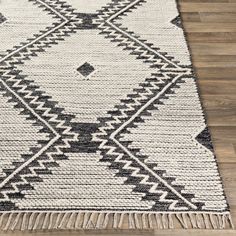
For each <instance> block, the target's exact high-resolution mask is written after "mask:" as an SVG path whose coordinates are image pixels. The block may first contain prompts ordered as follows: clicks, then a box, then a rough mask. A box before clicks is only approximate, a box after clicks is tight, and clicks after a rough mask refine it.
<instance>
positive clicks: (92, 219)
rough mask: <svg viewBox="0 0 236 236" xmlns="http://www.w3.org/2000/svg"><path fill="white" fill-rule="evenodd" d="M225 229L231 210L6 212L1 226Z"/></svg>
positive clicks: (19, 228)
mask: <svg viewBox="0 0 236 236" xmlns="http://www.w3.org/2000/svg"><path fill="white" fill-rule="evenodd" d="M112 228H113V229H174V228H184V229H197V228H199V229H225V228H234V226H233V223H232V219H231V216H230V213H229V212H225V213H205V212H201V213H196V212H191V213H189V212H182V213H178V212H167V213H165V212H161V213H140V212H133V213H132V212H131V213H128V212H16V213H15V212H5V213H0V229H1V230H3V231H8V230H42V229H47V230H48V229H112Z"/></svg>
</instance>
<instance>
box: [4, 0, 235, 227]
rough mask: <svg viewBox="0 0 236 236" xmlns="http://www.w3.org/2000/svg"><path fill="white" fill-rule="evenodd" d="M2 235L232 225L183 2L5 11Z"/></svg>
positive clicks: (34, 4)
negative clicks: (192, 56) (184, 21)
mask: <svg viewBox="0 0 236 236" xmlns="http://www.w3.org/2000/svg"><path fill="white" fill-rule="evenodd" d="M0 39H1V43H0V75H1V83H0V117H1V120H0V128H1V129H0V145H1V147H0V212H1V216H0V224H1V229H4V230H8V229H10V230H14V229H22V230H24V229H51V228H70V229H72V228H75V229H77V228H83V229H85V228H125V227H128V228H175V227H176V228H177V227H184V228H227V227H232V223H231V219H230V214H229V208H228V204H227V202H226V199H225V195H224V191H223V188H222V183H221V179H220V176H219V173H218V169H217V163H216V160H215V157H214V153H213V147H212V144H211V140H210V135H209V131H208V129H207V127H206V124H205V119H204V114H203V111H202V107H201V103H200V101H199V96H198V90H197V86H196V78H195V76H194V73H193V71H192V65H191V60H190V55H189V51H188V47H187V44H186V41H185V37H184V33H183V29H182V24H181V19H180V16H179V12H178V9H177V5H176V2H175V0H119V1H118V0H67V1H57V0H50V1H49V0H16V1H9V0H3V1H1V3H0Z"/></svg>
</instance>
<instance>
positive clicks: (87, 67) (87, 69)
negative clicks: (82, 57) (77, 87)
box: [77, 62, 95, 77]
mask: <svg viewBox="0 0 236 236" xmlns="http://www.w3.org/2000/svg"><path fill="white" fill-rule="evenodd" d="M94 70H95V69H94V67H93V66H92V65H91V64H89V63H88V62H85V63H84V64H83V65H81V66H80V67H78V68H77V71H78V72H79V73H80V74H81V75H83V76H85V77H87V76H88V75H90V74H91V73H92V72H93V71H94Z"/></svg>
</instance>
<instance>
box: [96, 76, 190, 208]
mask: <svg viewBox="0 0 236 236" xmlns="http://www.w3.org/2000/svg"><path fill="white" fill-rule="evenodd" d="M157 78H158V79H157ZM157 78H155V77H152V78H149V79H147V80H146V82H145V83H143V84H141V86H142V89H141V91H140V89H137V90H136V91H137V94H132V95H130V96H128V97H129V98H130V100H126V101H124V103H122V104H121V106H122V108H121V107H119V108H118V107H117V108H118V110H119V113H118V114H115V115H114V114H113V117H112V119H110V120H109V121H105V122H104V121H103V119H101V120H100V121H101V123H104V126H103V127H100V128H99V131H100V132H98V133H96V134H94V141H96V142H101V144H100V145H99V148H100V150H101V151H102V155H103V157H104V158H103V160H104V161H109V162H110V163H111V168H118V169H119V170H120V174H123V173H127V172H129V174H127V175H126V176H127V177H128V180H127V182H128V183H129V181H130V180H129V178H132V181H130V183H133V182H134V181H135V182H136V188H135V190H136V191H140V190H141V191H142V192H143V191H144V189H145V193H146V196H145V197H144V198H145V199H146V198H147V199H149V200H150V199H155V200H156V194H160V197H159V201H155V202H162V203H165V204H168V209H171V210H177V209H178V210H186V209H189V208H188V206H187V207H186V206H184V207H183V205H185V203H183V202H182V200H179V199H178V200H173V199H171V198H168V197H169V196H168V192H169V191H170V190H169V189H168V190H167V191H163V190H160V189H159V188H160V186H161V187H162V189H163V188H165V186H163V184H162V183H160V181H159V180H157V179H156V178H155V177H154V179H155V182H153V181H150V173H145V170H144V169H143V168H142V166H140V165H139V164H137V163H135V162H134V160H131V159H130V156H129V155H126V154H124V151H123V150H121V149H120V148H118V147H117V143H114V142H113V141H111V136H112V132H114V130H117V129H118V128H119V126H120V125H121V124H122V123H125V121H126V120H128V118H130V117H131V116H132V114H134V113H135V112H136V111H137V110H138V109H139V108H140V107H142V106H143V104H145V102H147V101H149V100H150V99H151V98H152V97H154V96H155V94H156V93H158V92H160V91H161V90H162V88H163V87H164V86H163V81H165V84H168V83H170V81H171V79H170V78H167V75H162V74H161V75H159V77H157ZM174 84H175V83H174ZM174 84H173V85H172V86H174ZM151 108H152V107H151ZM151 108H149V109H151ZM145 112H146V113H145V114H147V115H148V114H149V113H148V111H147V110H145ZM136 121H137V122H139V119H138V120H137V119H136ZM109 138H110V139H109ZM126 146H127V145H126ZM139 159H140V160H142V162H143V163H144V160H145V159H146V157H142V158H141V157H139ZM134 163H135V164H134ZM147 166H148V168H150V169H152V165H151V164H150V165H147ZM163 173H164V171H163ZM163 173H160V172H159V173H158V174H159V175H160V178H161V179H165V178H164V176H163ZM120 174H118V175H120ZM165 181H166V180H165ZM168 182H169V184H170V182H171V180H170V179H169V180H167V183H168ZM178 187H179V189H180V190H181V189H183V187H182V186H178ZM154 193H155V194H154ZM152 194H154V195H152ZM148 195H149V196H148ZM153 197H154V198H153ZM188 197H190V196H188ZM180 202H181V206H177V205H178V204H180ZM162 206H163V205H162ZM160 207H161V206H160V205H158V203H157V205H155V206H154V207H153V209H155V208H157V209H159V210H160Z"/></svg>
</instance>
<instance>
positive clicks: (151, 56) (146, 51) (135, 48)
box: [98, 0, 191, 73]
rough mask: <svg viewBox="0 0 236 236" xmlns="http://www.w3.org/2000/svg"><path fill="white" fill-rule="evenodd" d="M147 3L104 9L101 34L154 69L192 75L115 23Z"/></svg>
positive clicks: (141, 0) (118, 3)
mask: <svg viewBox="0 0 236 236" xmlns="http://www.w3.org/2000/svg"><path fill="white" fill-rule="evenodd" d="M145 2H146V0H133V1H130V0H128V1H127V0H123V1H113V3H111V4H110V7H106V8H104V9H103V10H102V11H100V14H99V15H98V17H99V20H98V22H100V25H99V26H98V29H100V30H101V33H100V34H104V35H105V36H106V38H108V39H110V40H111V42H114V43H116V44H117V45H118V46H120V47H123V48H124V50H129V51H130V54H131V55H137V59H141V60H142V61H143V62H144V63H148V64H150V67H152V68H156V69H159V70H163V71H164V70H166V69H167V70H173V71H180V72H185V73H191V70H190V69H188V68H183V67H182V66H181V67H180V66H178V64H177V63H176V62H175V61H174V60H173V59H174V58H173V57H170V56H168V55H167V53H162V52H160V49H159V48H156V47H153V44H151V43H147V42H146V40H143V39H140V37H139V36H137V35H135V33H134V32H131V31H128V29H127V28H124V27H121V24H116V23H115V20H116V19H119V17H120V16H121V15H124V14H126V13H127V12H131V11H132V10H133V9H136V8H137V7H138V6H141V5H142V4H143V3H145ZM122 10H123V11H122ZM119 12H120V13H119Z"/></svg>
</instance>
